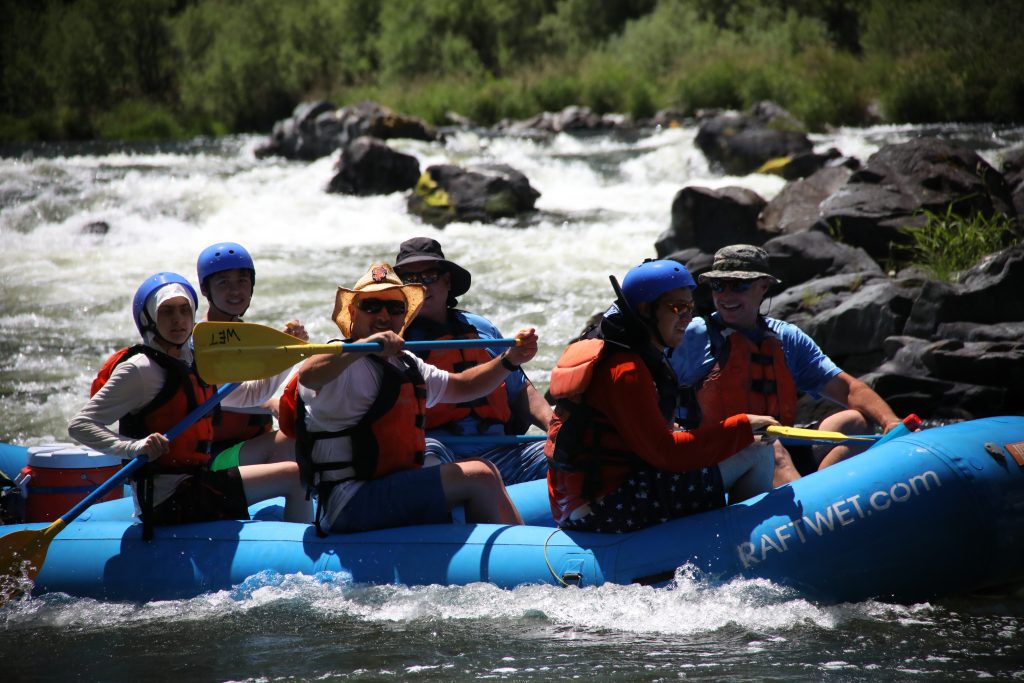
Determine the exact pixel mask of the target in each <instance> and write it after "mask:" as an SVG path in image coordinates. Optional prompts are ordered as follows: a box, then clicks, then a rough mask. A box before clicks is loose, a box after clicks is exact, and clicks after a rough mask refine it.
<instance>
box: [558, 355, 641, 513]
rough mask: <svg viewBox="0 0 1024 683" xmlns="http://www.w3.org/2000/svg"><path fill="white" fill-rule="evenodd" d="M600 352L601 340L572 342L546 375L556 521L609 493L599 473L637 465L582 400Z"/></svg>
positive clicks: (601, 417)
mask: <svg viewBox="0 0 1024 683" xmlns="http://www.w3.org/2000/svg"><path fill="white" fill-rule="evenodd" d="M605 349H606V346H605V342H604V340H602V339H584V340H580V341H576V342H573V343H572V344H570V345H569V346H568V348H566V349H565V351H563V352H562V356H561V357H560V358H559V359H558V363H557V364H556V365H555V368H554V369H553V370H552V371H551V384H550V392H551V396H552V398H554V399H555V410H554V414H553V415H552V418H551V423H550V425H549V426H548V440H547V443H545V444H544V454H545V455H546V456H547V457H548V494H549V497H550V499H551V505H552V512H553V513H554V514H555V517H556V520H559V521H561V518H562V517H564V516H566V515H567V514H568V513H569V512H571V507H573V506H574V502H576V503H578V501H580V500H593V499H594V498H598V497H600V496H602V495H604V494H606V493H608V492H609V488H608V487H607V486H606V485H605V482H604V476H603V474H602V471H603V470H604V469H605V468H608V467H617V468H620V469H621V468H622V467H628V466H630V465H632V464H635V463H637V462H639V461H640V459H639V457H638V456H637V455H636V454H634V453H633V452H631V451H630V450H629V449H628V448H627V446H626V444H625V443H624V442H623V441H622V438H621V437H620V436H619V434H618V432H617V431H616V429H615V428H614V426H613V425H612V424H611V423H610V422H609V421H608V420H607V418H605V417H604V415H602V414H601V413H600V412H599V411H597V410H595V409H594V408H592V407H590V406H589V405H588V404H587V403H586V401H585V400H584V394H585V393H586V391H587V389H588V387H589V386H590V382H591V380H592V378H593V375H594V369H595V368H596V367H597V365H598V364H599V363H600V362H601V360H602V357H603V355H604V354H605ZM652 388H653V387H652Z"/></svg>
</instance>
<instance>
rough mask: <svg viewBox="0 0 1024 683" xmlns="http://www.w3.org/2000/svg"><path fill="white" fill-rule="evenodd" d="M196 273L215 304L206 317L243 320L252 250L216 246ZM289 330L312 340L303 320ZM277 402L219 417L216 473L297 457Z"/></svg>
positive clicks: (252, 273)
mask: <svg viewBox="0 0 1024 683" xmlns="http://www.w3.org/2000/svg"><path fill="white" fill-rule="evenodd" d="M196 272H197V274H198V275H199V291H200V292H202V294H203V296H205V297H206V300H207V302H208V303H209V309H208V310H207V312H206V319H207V320H209V321H211V322H241V320H242V316H243V315H245V312H246V311H247V310H249V304H250V303H252V294H253V289H254V288H255V286H256V266H255V265H254V264H253V260H252V257H251V256H250V255H249V252H248V251H247V250H246V248H245V247H243V246H242V245H241V244H238V243H236V242H218V243H217V244H211V245H210V246H208V247H207V248H206V249H203V251H202V252H201V253H200V254H199V258H198V260H197V261H196ZM284 331H285V332H286V333H288V334H290V335H292V336H294V337H297V338H298V339H301V340H302V341H309V335H308V334H307V333H306V328H305V327H303V326H302V324H301V323H299V321H298V320H291V321H289V322H288V323H287V324H286V325H285V327H284ZM288 375H289V371H285V372H282V373H281V374H279V375H277V376H276V377H275V378H274V379H273V381H276V382H277V387H278V388H279V387H280V386H281V385H282V384H284V381H285V380H286V379H287V378H288ZM275 401H276V399H271V401H269V402H268V404H267V405H266V406H259V407H256V408H253V409H250V410H247V411H240V410H231V409H227V408H223V409H220V410H218V411H216V412H215V413H214V436H213V448H212V452H213V454H214V456H215V458H214V462H213V465H212V468H213V469H215V470H219V469H224V468H228V467H237V466H238V465H256V464H260V463H267V462H286V461H289V460H294V459H295V441H294V439H290V438H288V437H286V436H285V435H284V434H282V433H281V432H278V431H274V429H273V416H272V412H274V411H275V409H276V406H275V405H274V402H275Z"/></svg>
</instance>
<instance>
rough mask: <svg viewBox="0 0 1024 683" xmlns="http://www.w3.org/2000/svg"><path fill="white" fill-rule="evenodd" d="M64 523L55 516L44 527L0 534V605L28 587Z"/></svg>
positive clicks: (34, 578)
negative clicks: (53, 520) (55, 518)
mask: <svg viewBox="0 0 1024 683" xmlns="http://www.w3.org/2000/svg"><path fill="white" fill-rule="evenodd" d="M64 526H65V524H64V520H63V519H58V520H57V521H55V522H53V523H52V524H50V526H48V527H46V528H45V529H23V530H21V531H15V532H14V533H10V534H7V535H6V536H2V537H0V605H2V604H3V603H5V602H7V601H8V600H11V599H13V598H15V597H17V596H18V595H20V594H22V593H24V592H25V591H26V590H27V589H29V588H31V586H32V582H33V581H35V580H36V576H37V575H38V574H39V570H40V569H41V568H42V566H43V562H44V561H45V560H46V552H47V551H48V550H49V549H50V542H51V541H52V540H53V538H54V536H56V535H57V534H58V533H60V532H61V530H62V529H64Z"/></svg>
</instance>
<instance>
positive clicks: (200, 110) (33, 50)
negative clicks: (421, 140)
mask: <svg viewBox="0 0 1024 683" xmlns="http://www.w3.org/2000/svg"><path fill="white" fill-rule="evenodd" d="M1022 25H1024V2H1021V1H1020V0H989V1H988V2H985V3H978V2H976V1H974V0H901V1H900V2H890V1H888V0H731V1H730V2H721V0H517V2H511V3H508V2H493V0H430V1H427V0H421V1H418V2H407V1H404V0H388V1H385V0H295V1H294V2H280V1H279V0H7V2H4V3H0V136H4V137H5V138H6V139H52V138H66V137H92V136H96V135H100V136H105V137H106V136H109V137H134V136H139V135H143V136H149V135H164V134H166V135H171V136H175V135H190V134H194V133H195V132H200V131H201V132H207V133H219V132H226V131H242V130H260V131H265V130H267V129H269V128H270V126H271V124H272V123H273V122H274V121H276V120H277V119H279V118H282V117H284V116H286V115H288V114H289V113H290V112H291V111H292V109H293V108H294V106H295V105H296V104H297V103H299V102H301V101H304V100H310V99H330V100H332V101H334V102H335V103H337V104H348V103H351V102H354V101H357V100H359V99H364V98H372V99H375V100H377V101H379V102H381V103H382V104H385V105H388V106H390V107H392V108H395V109H399V110H401V111H406V112H408V113H411V114H416V115H420V116H423V117H424V118H426V119H428V120H430V121H431V122H433V123H441V122H443V121H444V119H445V114H446V113H447V112H449V111H456V112H458V113H461V114H463V115H466V116H469V117H471V118H473V119H474V120H476V121H478V122H479V123H482V124H490V123H494V122H495V121H497V120H499V119H501V118H504V117H515V118H525V117H527V116H531V115H533V114H536V113H538V112H539V111H544V110H548V111H552V110H559V109H562V108H564V107H565V106H567V105H570V104H584V105H588V106H590V107H592V108H594V109H595V110H597V111H600V112H609V111H617V112H623V113H631V114H633V115H634V116H638V117H643V116H649V115H651V114H653V113H654V112H656V111H657V110H658V109H661V108H666V107H672V108H678V109H683V110H684V111H687V110H688V111H690V112H693V111H694V110H695V109H698V108H706V107H729V108H737V109H745V108H747V107H749V106H751V105H752V104H754V103H756V102H757V101H759V100H762V99H772V100H775V101H776V102H778V103H779V104H781V105H782V106H783V107H785V108H786V109H788V110H789V111H790V112H792V113H793V114H794V115H795V116H796V117H797V118H798V119H801V120H802V121H803V122H804V123H805V124H806V125H807V126H808V127H809V128H811V129H822V128H824V127H826V126H828V125H841V124H859V123H863V122H864V121H865V117H866V111H867V109H868V104H869V103H871V102H874V101H879V102H880V103H881V104H882V107H883V110H884V113H885V114H886V115H887V116H888V117H889V118H890V119H891V120H894V121H911V122H930V121H953V120H995V121H1020V120H1021V119H1022V118H1024V69H1021V68H1019V65H1020V64H1022V63H1024V41H1022V40H1020V35H1019V34H1020V26H1022ZM134 118H138V119H139V120H138V121H135V120H133V119H134Z"/></svg>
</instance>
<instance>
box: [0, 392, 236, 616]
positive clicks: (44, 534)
mask: <svg viewBox="0 0 1024 683" xmlns="http://www.w3.org/2000/svg"><path fill="white" fill-rule="evenodd" d="M237 388H238V385H237V384H225V385H224V386H222V387H221V388H220V389H219V390H217V393H216V394H214V395H213V396H211V397H210V398H208V399H206V400H205V401H203V403H201V404H200V405H199V406H197V407H196V408H195V410H193V411H192V412H191V413H189V414H188V415H186V416H185V419H183V420H182V421H181V422H179V423H178V424H176V425H174V427H172V428H171V429H170V430H169V431H168V432H167V434H165V435H164V436H166V437H167V439H168V440H169V441H173V440H174V439H176V438H178V437H179V436H181V435H182V433H184V432H185V430H186V429H188V428H189V427H191V426H192V425H193V424H195V423H196V422H198V421H199V420H200V419H201V418H202V417H203V416H204V415H206V414H207V413H208V412H210V411H211V410H213V408H214V406H216V405H217V404H218V403H220V402H221V401H222V400H223V399H224V397H226V396H227V395H228V394H230V393H231V392H232V391H234V390H235V389H237ZM147 460H148V458H147V457H146V456H145V455H140V456H138V457H136V458H135V459H134V460H132V461H131V462H129V463H128V464H127V465H125V466H124V467H122V468H121V469H120V470H118V471H117V473H116V474H114V476H112V477H111V478H110V479H107V480H106V481H105V482H103V483H102V484H101V485H100V486H99V487H98V488H97V489H96V490H95V491H93V492H92V493H90V494H89V495H88V496H86V497H85V498H83V499H82V500H81V501H79V503H78V504H77V505H75V506H74V507H73V508H71V509H70V510H68V511H67V512H66V513H65V514H63V515H61V516H60V517H59V518H57V519H56V520H54V521H53V522H52V523H51V524H50V525H49V526H48V527H46V528H45V529H24V530H22V531H15V532H14V533H11V534H7V535H6V536H2V537H0V582H2V583H3V584H4V585H2V586H0V603H2V602H3V601H4V600H6V599H8V598H10V597H11V596H12V595H13V594H14V593H17V592H20V590H18V589H16V588H14V587H13V586H10V585H8V582H9V581H10V580H12V579H13V580H15V581H17V580H18V579H20V578H21V577H22V576H26V577H27V578H28V579H29V580H30V581H35V578H36V576H37V575H38V574H39V570H40V569H42V567H43V562H44V561H45V560H46V552H47V551H48V550H49V549H50V542H51V541H53V539H54V537H55V536H56V535H57V534H59V533H60V532H61V531H63V530H64V528H65V527H67V525H68V524H70V523H71V522H73V521H74V520H75V519H76V518H77V517H78V516H79V515H80V514H82V513H83V512H85V511H86V509H88V508H89V506H91V505H92V504H93V503H95V502H96V501H98V500H101V499H102V498H103V497H104V496H105V495H107V493H109V492H110V491H112V490H113V489H114V487H115V486H119V485H121V483H122V482H123V481H124V480H125V479H127V478H128V477H129V476H130V475H131V474H132V472H134V471H135V470H137V469H139V468H140V467H142V466H143V465H145V464H146V462H147ZM26 563H27V564H26ZM12 588H14V590H12Z"/></svg>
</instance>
